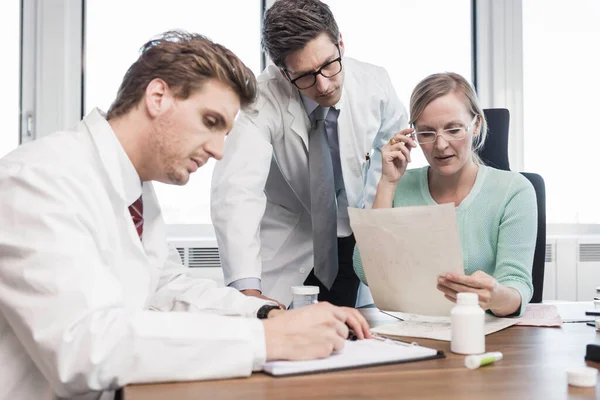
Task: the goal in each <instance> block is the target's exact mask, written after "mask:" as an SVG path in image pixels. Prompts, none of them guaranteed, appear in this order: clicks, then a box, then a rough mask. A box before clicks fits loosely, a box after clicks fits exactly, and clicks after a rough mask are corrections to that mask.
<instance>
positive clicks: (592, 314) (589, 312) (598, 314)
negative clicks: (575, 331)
mask: <svg viewBox="0 0 600 400" xmlns="http://www.w3.org/2000/svg"><path fill="white" fill-rule="evenodd" d="M585 315H591V316H594V317H600V311H586V312H585Z"/></svg>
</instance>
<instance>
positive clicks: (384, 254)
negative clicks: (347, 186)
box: [348, 204, 464, 316]
mask: <svg viewBox="0 0 600 400" xmlns="http://www.w3.org/2000/svg"><path fill="white" fill-rule="evenodd" d="M348 212H349V214H350V225H351V226H352V231H353V232H354V237H355V238H356V243H357V246H358V249H359V251H360V256H361V259H362V263H363V269H364V271H365V275H366V277H367V281H368V283H369V288H370V289H371V294H372V295H373V300H374V301H375V304H376V305H377V308H379V309H380V310H390V311H403V312H411V313H418V314H422V315H434V316H448V315H449V313H450V309H451V308H452V306H453V303H451V302H450V301H448V300H446V298H445V297H444V294H443V293H442V292H440V291H439V290H438V289H437V277H438V276H439V275H441V274H445V273H447V272H456V273H461V274H463V273H464V267H463V259H462V253H461V244H460V239H459V236H458V228H457V224H456V211H455V207H454V204H442V205H432V206H417V207H397V208H386V209H374V210H373V209H370V210H364V209H356V208H350V209H349V210H348Z"/></svg>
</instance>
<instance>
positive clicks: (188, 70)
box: [107, 30, 256, 120]
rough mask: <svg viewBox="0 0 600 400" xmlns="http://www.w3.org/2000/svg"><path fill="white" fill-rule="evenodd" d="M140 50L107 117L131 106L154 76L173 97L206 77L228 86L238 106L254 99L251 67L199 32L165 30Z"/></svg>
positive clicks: (182, 96) (193, 88) (189, 90)
mask: <svg viewBox="0 0 600 400" xmlns="http://www.w3.org/2000/svg"><path fill="white" fill-rule="evenodd" d="M140 52H141V54H140V56H139V58H138V59H137V61H136V62H134V63H133V64H132V65H131V67H129V70H127V73H126V74H125V77H124V78H123V82H122V83H121V86H120V87H119V91H118V93H117V98H116V99H115V101H114V102H113V104H112V105H111V106H110V109H109V110H108V113H107V119H109V120H110V119H112V118H116V117H119V116H121V115H124V114H126V113H127V112H129V111H130V110H131V109H132V108H134V107H135V106H136V105H137V104H138V103H139V102H140V100H141V99H142V98H143V97H144V92H145V91H146V87H147V86H148V84H149V83H150V82H151V81H152V80H153V79H156V78H159V79H162V80H163V81H165V82H166V83H167V85H168V86H169V89H170V90H171V91H173V93H174V95H175V97H177V98H179V99H183V100H185V99H187V98H188V97H189V96H190V95H192V94H193V92H194V91H196V90H198V89H201V88H202V86H203V84H204V83H205V82H206V81H208V80H210V79H217V80H219V81H220V82H222V83H224V84H226V85H227V86H229V87H230V88H231V89H232V90H233V91H234V92H235V93H236V94H237V95H238V97H239V99H240V104H241V106H242V107H247V106H248V105H250V104H252V103H253V102H254V100H255V99H256V78H255V77H254V74H253V73H252V71H251V70H250V69H249V68H248V67H246V65H244V63H243V62H242V61H241V60H240V59H239V58H238V57H237V56H236V55H235V54H233V52H231V51H230V50H228V49H227V48H226V47H224V46H222V45H220V44H217V43H214V42H213V41H211V40H210V39H208V38H206V37H204V36H202V35H198V34H195V33H188V32H185V31H180V30H177V31H168V32H165V33H163V34H161V35H159V36H158V37H157V38H155V39H153V40H150V41H149V42H147V43H146V44H144V45H143V46H142V48H141V49H140Z"/></svg>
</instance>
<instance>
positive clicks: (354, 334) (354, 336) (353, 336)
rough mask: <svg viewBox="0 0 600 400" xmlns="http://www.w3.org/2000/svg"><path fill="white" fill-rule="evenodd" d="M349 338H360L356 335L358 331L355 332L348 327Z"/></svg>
mask: <svg viewBox="0 0 600 400" xmlns="http://www.w3.org/2000/svg"><path fill="white" fill-rule="evenodd" d="M347 340H352V341H355V340H358V336H356V333H354V331H353V330H352V329H348V338H347Z"/></svg>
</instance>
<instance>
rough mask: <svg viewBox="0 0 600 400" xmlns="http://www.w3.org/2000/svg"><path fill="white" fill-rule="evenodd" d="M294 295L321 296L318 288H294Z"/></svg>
mask: <svg viewBox="0 0 600 400" xmlns="http://www.w3.org/2000/svg"><path fill="white" fill-rule="evenodd" d="M292 294H303V295H310V294H319V287H318V286H292Z"/></svg>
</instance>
